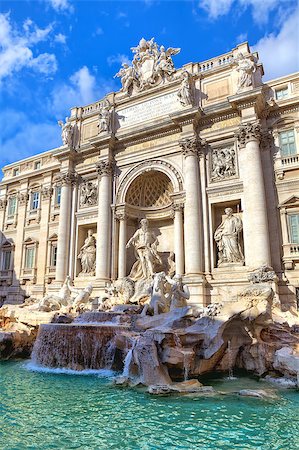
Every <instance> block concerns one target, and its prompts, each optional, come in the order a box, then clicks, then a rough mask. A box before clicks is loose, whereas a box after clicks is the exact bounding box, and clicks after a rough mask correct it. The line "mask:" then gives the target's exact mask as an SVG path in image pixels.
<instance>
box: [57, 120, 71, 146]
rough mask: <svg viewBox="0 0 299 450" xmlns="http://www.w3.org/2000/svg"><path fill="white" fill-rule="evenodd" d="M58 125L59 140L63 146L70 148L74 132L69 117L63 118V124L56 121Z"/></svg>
mask: <svg viewBox="0 0 299 450" xmlns="http://www.w3.org/2000/svg"><path fill="white" fill-rule="evenodd" d="M58 125H59V126H60V127H61V139H62V142H63V145H68V146H69V147H72V146H73V134H74V133H73V132H74V130H73V127H72V124H71V122H70V119H69V117H66V118H65V123H63V122H62V120H58Z"/></svg>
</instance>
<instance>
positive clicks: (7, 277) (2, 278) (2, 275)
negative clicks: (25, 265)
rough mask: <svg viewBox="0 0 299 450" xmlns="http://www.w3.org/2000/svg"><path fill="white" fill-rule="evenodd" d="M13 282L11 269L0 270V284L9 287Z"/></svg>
mask: <svg viewBox="0 0 299 450" xmlns="http://www.w3.org/2000/svg"><path fill="white" fill-rule="evenodd" d="M12 280H13V270H12V269H6V270H0V282H1V283H3V282H5V284H7V285H8V286H10V285H11V284H12Z"/></svg>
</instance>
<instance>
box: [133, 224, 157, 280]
mask: <svg viewBox="0 0 299 450" xmlns="http://www.w3.org/2000/svg"><path fill="white" fill-rule="evenodd" d="M140 225H141V227H140V228H139V229H138V230H137V231H136V232H135V234H134V235H133V236H132V237H131V239H130V240H129V241H128V243H127V246H126V248H129V247H130V246H131V245H133V246H134V249H135V255H136V258H137V261H136V262H135V264H134V265H133V267H132V270H131V273H130V275H129V276H130V278H132V279H133V280H140V279H149V278H151V277H152V276H153V274H154V271H155V270H154V267H155V265H156V264H162V261H161V258H160V256H159V255H158V252H157V245H158V240H157V237H156V235H155V233H153V232H152V231H149V230H148V220H147V219H142V220H141V221H140Z"/></svg>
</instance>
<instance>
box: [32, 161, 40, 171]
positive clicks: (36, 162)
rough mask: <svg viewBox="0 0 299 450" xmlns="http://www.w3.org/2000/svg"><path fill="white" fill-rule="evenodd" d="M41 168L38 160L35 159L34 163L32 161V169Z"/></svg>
mask: <svg viewBox="0 0 299 450" xmlns="http://www.w3.org/2000/svg"><path fill="white" fill-rule="evenodd" d="M40 168H41V162H40V161H35V163H34V169H35V170H38V169H40Z"/></svg>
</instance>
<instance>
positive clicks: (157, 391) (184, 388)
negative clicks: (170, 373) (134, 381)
mask: <svg viewBox="0 0 299 450" xmlns="http://www.w3.org/2000/svg"><path fill="white" fill-rule="evenodd" d="M148 392H149V394H153V395H169V394H193V393H196V394H198V393H200V394H205V395H211V394H215V393H216V392H215V390H214V389H213V387H212V386H203V385H202V384H201V383H200V382H199V381H198V380H187V381H182V382H179V383H171V384H155V385H151V386H149V387H148Z"/></svg>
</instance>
